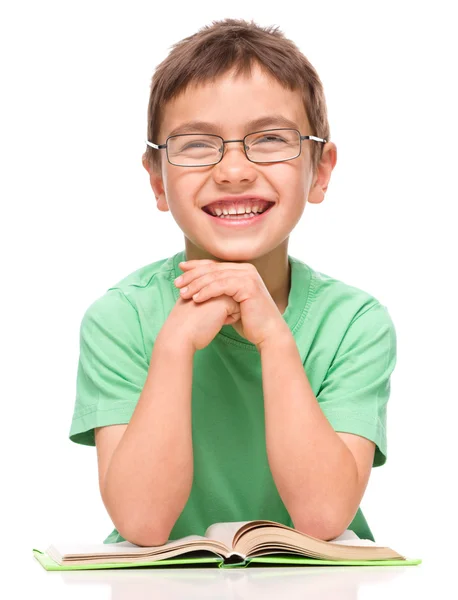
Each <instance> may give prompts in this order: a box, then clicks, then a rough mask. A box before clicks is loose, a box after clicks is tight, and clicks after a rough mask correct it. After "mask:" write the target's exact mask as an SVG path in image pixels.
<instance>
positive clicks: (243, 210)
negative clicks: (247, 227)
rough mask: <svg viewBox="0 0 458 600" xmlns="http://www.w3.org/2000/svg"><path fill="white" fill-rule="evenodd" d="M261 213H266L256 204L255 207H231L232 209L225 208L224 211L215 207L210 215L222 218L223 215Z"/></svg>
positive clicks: (211, 209)
mask: <svg viewBox="0 0 458 600" xmlns="http://www.w3.org/2000/svg"><path fill="white" fill-rule="evenodd" d="M260 212H264V211H262V210H261V209H260V208H259V205H258V204H254V205H253V206H251V207H250V206H243V205H242V206H238V207H237V208H236V207H230V208H226V207H223V208H222V209H221V208H219V207H215V208H210V213H211V214H212V215H213V216H218V217H220V216H221V215H223V214H224V215H243V214H247V215H249V214H257V213H260Z"/></svg>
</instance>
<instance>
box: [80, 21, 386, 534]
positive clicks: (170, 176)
mask: <svg viewBox="0 0 458 600" xmlns="http://www.w3.org/2000/svg"><path fill="white" fill-rule="evenodd" d="M329 136H330V133H329V124H328V121H327V113H326V103H325V99H324V94H323V89H322V84H321V81H320V79H319V77H318V75H317V73H316V71H315V70H314V68H313V67H312V65H311V64H310V63H309V62H308V60H307V59H306V58H305V56H303V55H302V54H301V52H300V51H299V50H298V48H297V47H296V46H295V45H294V44H293V43H292V42H291V41H289V40H287V39H286V38H285V37H284V35H283V34H282V33H280V32H279V31H278V30H275V29H273V28H270V29H269V28H265V29H263V28H261V27H259V26H257V25H256V24H254V23H253V22H251V23H248V22H246V21H243V20H236V19H226V20H224V21H220V22H213V24H212V25H211V26H208V27H204V28H203V29H201V30H200V31H199V32H198V33H196V34H195V35H193V36H190V37H188V38H185V39H184V40H182V41H181V42H179V43H178V44H176V45H175V46H174V47H173V50H172V52H171V53H170V54H169V56H168V57H167V58H166V59H165V60H164V61H163V62H162V63H161V64H160V65H159V67H158V68H157V69H156V72H155V74H154V76H153V80H152V86H151V95H150V101H149V108H148V141H147V150H146V152H145V154H144V156H143V165H144V167H145V168H146V170H147V171H148V173H149V177H150V182H151V186H152V189H153V191H154V194H155V196H156V200H157V207H158V209H159V210H161V211H168V210H170V211H171V213H172V215H173V218H174V219H175V221H176V222H177V223H178V226H179V227H180V229H181V230H182V231H183V233H184V235H185V250H184V251H181V252H179V253H177V254H175V255H174V256H172V257H170V258H167V259H163V260H159V261H157V262H155V263H152V264H149V265H147V266H145V267H143V268H141V269H139V270H137V271H136V272H134V273H132V274H130V275H129V276H127V277H125V278H124V279H122V280H121V281H120V282H119V283H117V284H116V285H114V286H113V287H112V288H110V289H109V290H108V291H107V292H106V294H105V295H104V296H102V297H101V298H99V299H97V300H96V301H95V302H94V303H93V304H92V305H91V306H90V307H89V308H88V309H87V311H86V313H85V315H84V317H83V320H82V324H81V349H80V361H79V365H78V375H77V396H76V405H75V411H74V415H73V421H72V425H71V431H70V439H71V440H72V441H74V442H76V443H80V444H86V445H96V447H97V457H98V470H99V486H100V492H101V496H102V500H103V502H104V505H105V507H106V509H107V511H108V513H109V515H110V517H111V519H112V521H113V524H114V525H115V527H116V529H115V530H114V531H113V532H112V534H111V535H109V536H108V537H107V538H106V540H105V543H110V542H118V541H122V540H124V539H127V540H129V541H131V542H133V543H134V544H138V545H141V546H154V545H159V544H163V543H165V542H166V541H167V540H168V539H177V538H180V537H184V536H187V535H192V534H197V535H203V534H204V532H205V529H206V528H207V527H208V526H209V525H210V524H211V523H214V522H222V521H248V520H255V519H268V520H272V521H278V522H281V523H284V524H286V525H288V526H290V527H294V528H296V529H297V530H299V531H303V532H304V533H307V534H310V535H312V536H314V537H317V538H321V539H325V540H330V539H333V538H335V537H337V536H338V535H340V534H341V533H342V532H343V531H344V530H345V529H347V528H348V529H352V530H353V531H355V533H356V534H357V535H359V536H360V537H363V538H367V539H371V540H374V537H373V535H372V533H371V531H370V529H369V527H368V524H367V522H366V520H365V518H364V515H363V514H362V512H361V510H360V508H359V504H360V501H361V499H362V497H363V494H364V491H365V489H366V486H367V483H368V480H369V475H370V472H371V468H372V467H373V466H374V467H376V466H380V465H383V464H384V463H385V461H386V432H385V423H386V405H387V401H388V398H389V394H390V376H391V373H392V371H393V370H394V367H395V362H396V335H395V329H394V326H393V323H392V321H391V318H390V316H389V314H388V311H387V310H386V308H385V307H384V306H383V305H381V304H380V303H379V302H378V301H377V300H376V299H375V298H373V297H372V296H370V295H369V294H368V293H366V292H364V291H362V290H359V289H357V288H354V287H351V286H349V285H347V284H345V283H342V282H340V281H338V280H335V279H332V278H331V277H329V276H327V275H324V274H322V273H318V272H316V271H314V270H313V269H312V268H311V267H309V266H308V265H306V264H305V263H304V262H302V261H300V260H299V259H296V258H293V257H291V256H289V255H288V239H289V235H290V233H291V231H292V230H293V229H294V227H295V225H296V224H297V222H298V221H299V219H300V218H301V216H302V213H303V211H304V208H305V204H306V202H307V201H309V202H312V203H320V202H322V201H323V199H324V195H325V193H326V190H327V187H328V184H329V180H330V176H331V172H332V169H333V168H334V166H335V164H336V160H337V158H336V157H337V152H336V146H335V144H333V143H332V142H329ZM245 212H246V213H248V214H245V215H244V213H245ZM261 213H262V214H261ZM179 275H182V277H181V278H180V280H177V277H178V276H179ZM186 288H188V289H187V290H186ZM197 292H200V296H196V295H195V294H196V293H197Z"/></svg>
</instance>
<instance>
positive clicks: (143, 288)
mask: <svg viewBox="0 0 458 600" xmlns="http://www.w3.org/2000/svg"><path fill="white" fill-rule="evenodd" d="M183 254H184V252H179V253H177V254H175V255H173V256H171V257H169V258H163V259H161V260H158V261H155V262H153V263H149V264H147V265H145V266H143V267H140V268H139V269H136V270H135V271H133V272H132V273H130V274H128V275H126V276H125V277H123V278H122V279H120V280H119V281H117V282H116V283H114V284H113V285H112V286H111V287H109V288H108V289H107V290H106V292H105V293H104V294H103V295H102V296H100V297H98V298H96V299H95V300H94V301H93V302H92V303H91V304H90V305H89V306H88V308H87V309H86V311H85V314H84V317H83V321H85V322H87V321H91V320H92V319H102V320H105V321H107V320H108V321H110V320H112V319H118V318H120V317H128V316H131V317H133V318H135V316H137V318H138V317H139V316H142V315H144V308H145V307H146V306H148V307H157V305H158V304H162V300H163V299H164V298H166V297H167V294H170V293H171V290H173V289H174V286H173V284H172V285H171V282H173V279H174V278H175V277H176V275H175V270H176V269H178V263H179V262H180V261H181V260H183Z"/></svg>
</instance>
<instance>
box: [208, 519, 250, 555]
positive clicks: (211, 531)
mask: <svg viewBox="0 0 458 600" xmlns="http://www.w3.org/2000/svg"><path fill="white" fill-rule="evenodd" d="M247 523H251V521H232V522H229V523H213V524H212V525H210V526H209V527H208V528H207V530H206V531H205V537H206V538H207V539H209V540H217V541H218V542H222V543H223V544H224V545H225V546H227V547H228V548H229V549H230V550H233V547H232V541H233V539H234V536H235V534H236V533H237V531H238V530H239V529H240V527H242V526H243V525H246V524H247Z"/></svg>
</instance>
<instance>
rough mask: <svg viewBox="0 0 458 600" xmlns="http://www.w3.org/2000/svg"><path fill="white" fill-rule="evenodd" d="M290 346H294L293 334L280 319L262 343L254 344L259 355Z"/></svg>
mask: <svg viewBox="0 0 458 600" xmlns="http://www.w3.org/2000/svg"><path fill="white" fill-rule="evenodd" d="M291 344H294V345H296V342H295V340H294V337H293V334H292V333H291V330H290V328H289V327H288V325H287V324H286V322H285V320H284V319H283V317H282V320H281V323H280V324H279V325H278V327H276V328H275V329H274V330H272V332H271V333H270V334H269V335H267V336H266V337H265V338H264V339H263V341H262V342H260V343H259V344H256V348H257V349H258V352H259V353H262V352H265V351H266V350H269V349H270V348H277V349H278V347H280V346H285V345H286V346H289V345H291Z"/></svg>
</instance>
